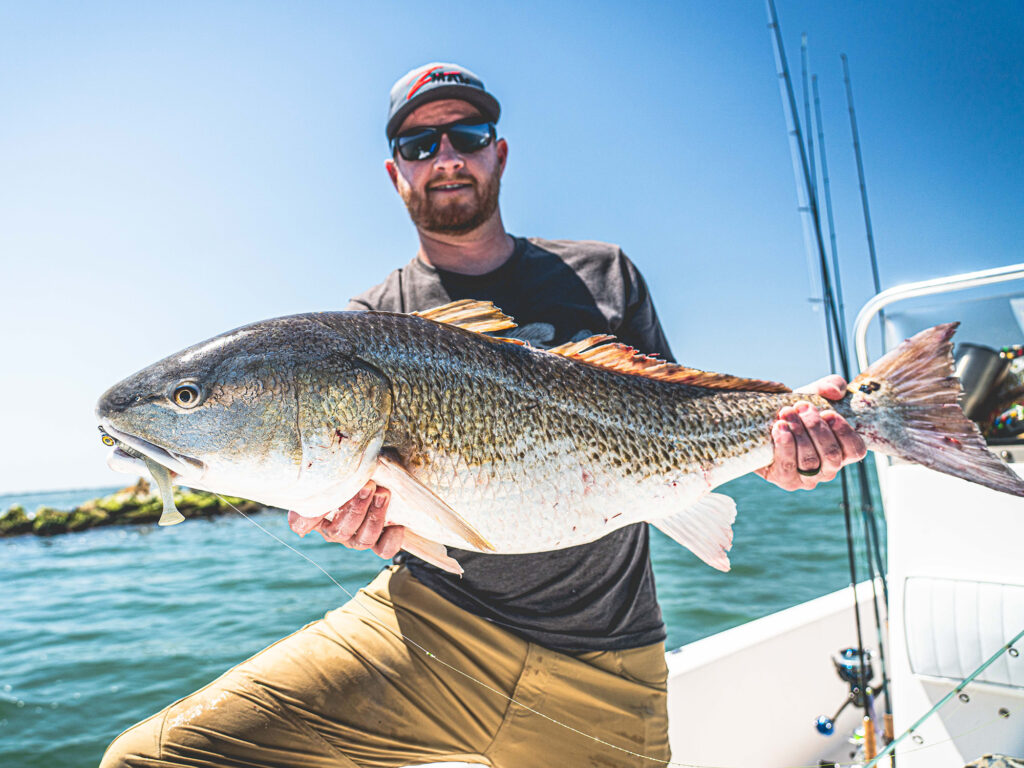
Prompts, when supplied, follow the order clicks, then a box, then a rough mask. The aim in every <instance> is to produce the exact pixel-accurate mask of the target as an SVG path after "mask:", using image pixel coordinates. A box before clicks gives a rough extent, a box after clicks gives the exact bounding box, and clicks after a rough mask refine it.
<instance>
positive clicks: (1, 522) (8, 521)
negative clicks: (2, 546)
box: [0, 504, 32, 536]
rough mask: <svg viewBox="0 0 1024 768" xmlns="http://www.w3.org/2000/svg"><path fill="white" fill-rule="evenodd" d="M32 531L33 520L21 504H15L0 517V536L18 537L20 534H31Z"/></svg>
mask: <svg viewBox="0 0 1024 768" xmlns="http://www.w3.org/2000/svg"><path fill="white" fill-rule="evenodd" d="M31 530H32V520H31V519H29V516H28V513H27V512H25V508H24V507H23V506H21V505H20V504H15V505H14V506H13V507H11V508H10V509H8V510H7V511H6V512H4V514H3V516H0V536H16V535H17V534H19V533H29V532H30V531H31Z"/></svg>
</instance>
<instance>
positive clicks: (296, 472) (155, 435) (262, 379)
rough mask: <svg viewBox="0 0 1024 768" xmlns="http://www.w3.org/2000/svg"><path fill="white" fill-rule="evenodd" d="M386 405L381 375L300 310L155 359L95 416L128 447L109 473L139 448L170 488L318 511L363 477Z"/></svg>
mask: <svg viewBox="0 0 1024 768" xmlns="http://www.w3.org/2000/svg"><path fill="white" fill-rule="evenodd" d="M390 409H391V394H390V386H389V383H388V381H387V380H386V378H385V377H384V376H383V374H381V373H380V372H379V371H377V370H376V369H375V368H373V367H372V366H371V365H368V364H367V363H365V362H363V361H362V360H361V359H359V357H358V356H357V355H356V354H355V351H354V349H353V348H352V345H351V344H350V343H349V342H347V341H346V340H345V339H343V338H340V337H339V335H338V334H337V333H336V332H334V331H332V330H331V329H330V328H328V327H326V326H324V325H322V324H321V323H318V322H317V321H316V320H315V319H313V318H312V317H311V316H308V315H299V316H295V317H290V318H279V319H277V320H270V321H265V322H262V323H256V324H254V325H251V326H245V327H243V328H240V329H236V330H234V331H230V332H228V333H225V334H222V335H220V336H216V337H214V338H213V339H210V340H208V341H204V342H202V343H200V344H196V345H194V346H191V347H189V348H187V349H185V350H183V351H181V352H178V353H177V354H174V355H171V356H169V357H167V358H164V359H163V360H160V361H159V362H157V363H154V364H153V365H151V366H149V367H147V368H144V369H143V370H141V371H139V372H138V373H135V374H134V375H132V376H129V377H128V378H126V379H124V380H123V381H121V382H119V383H118V384H115V385H114V386H113V387H111V388H110V389H109V390H107V391H106V392H105V393H104V394H103V395H102V397H101V398H100V400H99V403H98V404H97V406H96V416H97V418H98V420H99V422H100V426H101V428H102V429H103V430H105V431H106V432H107V433H108V434H109V435H110V436H111V437H113V438H114V439H115V440H116V441H119V442H120V443H123V444H124V445H126V446H128V447H129V448H131V449H132V451H129V452H127V453H126V452H125V451H123V450H121V449H120V448H115V449H114V451H113V454H112V456H111V460H110V461H109V462H108V463H110V465H111V466H112V467H113V468H115V469H122V470H127V469H129V468H130V467H131V466H133V465H134V464H136V463H138V464H140V465H141V464H142V462H140V461H139V460H138V459H137V458H135V457H132V456H131V455H130V454H131V453H132V452H135V451H137V452H139V453H141V454H144V455H145V456H148V457H149V458H150V459H152V460H154V461H156V462H158V463H159V464H162V465H163V466H165V467H167V468H168V469H169V470H171V471H172V472H173V473H174V475H175V477H174V482H175V483H177V484H180V485H187V486H189V487H193V488H202V489H205V490H210V491H215V492H218V493H224V494H230V495H233V496H242V497H245V498H249V499H253V500H256V501H259V502H262V503H265V504H268V505H272V506H280V507H284V508H289V509H296V510H298V511H300V512H303V513H305V514H309V515H314V514H321V515H322V514H323V513H324V512H326V511H328V509H327V508H321V507H322V506H323V505H324V504H329V503H335V502H337V503H338V504H340V503H342V502H344V501H347V500H348V499H349V498H351V497H352V496H354V495H355V493H356V492H357V491H358V489H359V488H360V487H361V486H362V485H363V484H364V483H365V482H366V480H367V479H368V478H369V476H370V474H372V471H373V468H374V466H375V465H376V459H377V454H378V453H379V451H380V446H381V444H382V443H383V436H384V432H385V429H386V427H387V421H388V418H389V416H390ZM349 491H351V492H349ZM346 493H348V495H344V494H346ZM339 499H340V500H339Z"/></svg>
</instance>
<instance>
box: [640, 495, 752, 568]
mask: <svg viewBox="0 0 1024 768" xmlns="http://www.w3.org/2000/svg"><path fill="white" fill-rule="evenodd" d="M735 520H736V502H735V501H733V500H732V499H730V498H729V497H728V496H725V495H723V494H721V493H709V494H708V495H707V496H705V497H704V498H702V499H701V500H700V501H698V502H697V503H696V504H694V505H693V506H692V507H687V508H686V509H684V510H683V511H682V512H677V513H676V514H674V515H669V516H668V517H663V518H661V519H659V520H649V521H648V522H649V523H650V524H651V525H653V526H654V527H655V528H657V529H658V530H659V531H661V532H662V533H664V534H665V535H666V536H668V537H669V538H670V539H672V540H673V541H675V542H676V543H678V544H682V545H683V546H684V547H686V548H687V549H688V550H690V551H691V552H693V554H695V555H696V556H697V557H699V558H700V559H701V560H703V561H704V562H705V563H707V564H708V565H710V566H711V567H712V568H717V569H718V570H720V571H728V570H729V567H730V566H729V556H728V555H727V554H726V553H727V552H728V551H729V550H730V549H732V524H733V522H735Z"/></svg>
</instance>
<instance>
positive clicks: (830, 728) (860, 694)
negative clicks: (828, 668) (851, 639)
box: [814, 648, 874, 736]
mask: <svg viewBox="0 0 1024 768" xmlns="http://www.w3.org/2000/svg"><path fill="white" fill-rule="evenodd" d="M863 654H864V656H863V665H862V664H861V652H860V651H858V650H857V649H856V648H844V649H843V650H841V651H839V652H838V653H834V654H832V664H833V665H834V666H835V668H836V674H837V675H839V679H840V680H842V681H843V682H844V683H846V684H847V685H848V686H849V687H850V692H849V693H847V694H846V700H845V701H844V702H843V703H842V705H841V706H840V707H839V709H837V710H836V712H835V714H834V715H832V717H829V716H828V715H819V716H818V718H817V719H816V720H815V721H814V727H815V728H816V729H817V731H818V733H820V734H821V735H822V736H831V735H832V734H833V733H834V732H835V728H836V724H835V721H836V719H837V718H838V717H839V715H840V714H841V713H842V711H843V710H844V709H846V708H847V707H848V706H850V704H853V705H854V706H857V707H863V706H864V702H865V700H864V697H865V695H866V696H869V697H870V696H872V691H871V688H870V686H868V682H869V681H870V680H871V677H872V675H873V674H874V669H873V668H872V666H871V652H870V651H868V650H867V649H865V650H864V651H863ZM861 680H863V681H864V688H865V689H866V690H864V689H862V688H861V682H860V681H861Z"/></svg>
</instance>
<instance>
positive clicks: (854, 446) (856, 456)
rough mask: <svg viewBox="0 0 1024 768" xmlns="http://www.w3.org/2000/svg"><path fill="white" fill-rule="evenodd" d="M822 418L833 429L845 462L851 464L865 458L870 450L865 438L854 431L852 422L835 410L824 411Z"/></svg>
mask: <svg viewBox="0 0 1024 768" xmlns="http://www.w3.org/2000/svg"><path fill="white" fill-rule="evenodd" d="M821 418H822V420H823V421H824V422H825V423H826V424H827V425H828V426H829V428H830V429H831V430H832V433H833V435H835V438H836V440H838V441H839V445H840V447H841V448H842V451H843V463H844V464H851V463H853V462H855V461H860V460H861V459H863V458H864V457H865V456H866V455H867V452H868V449H867V446H865V445H864V440H863V439H862V438H861V436H860V435H858V434H857V433H856V432H854V431H853V427H851V426H850V423H849V422H848V421H847V420H846V419H844V418H843V417H842V416H840V415H839V414H838V413H836V412H835V411H831V410H829V411H822V413H821Z"/></svg>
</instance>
